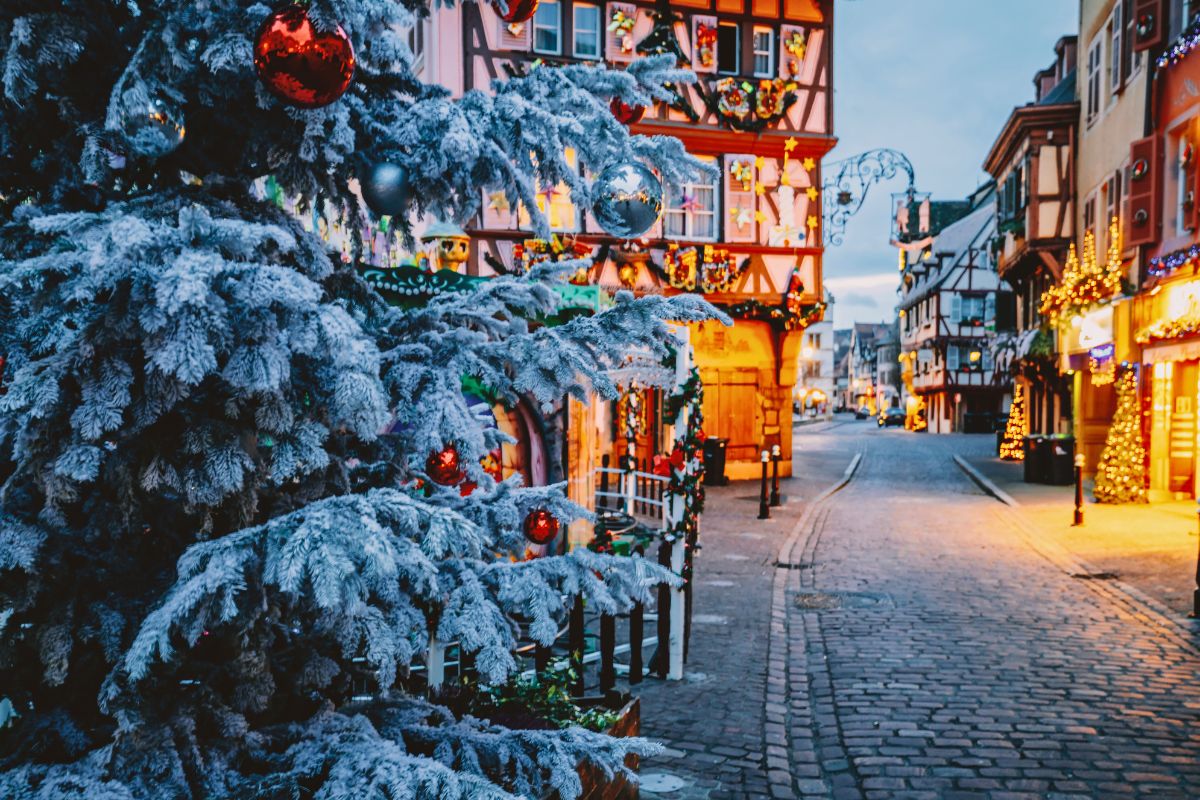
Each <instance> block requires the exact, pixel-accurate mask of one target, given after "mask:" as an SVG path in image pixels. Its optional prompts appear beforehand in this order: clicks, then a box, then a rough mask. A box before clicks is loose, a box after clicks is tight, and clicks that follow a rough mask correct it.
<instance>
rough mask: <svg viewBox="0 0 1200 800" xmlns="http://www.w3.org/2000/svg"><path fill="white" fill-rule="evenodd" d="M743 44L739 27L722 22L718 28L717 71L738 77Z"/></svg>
mask: <svg viewBox="0 0 1200 800" xmlns="http://www.w3.org/2000/svg"><path fill="white" fill-rule="evenodd" d="M741 48H742V43H741V37H740V36H739V34H738V26H737V25H733V24H731V23H727V22H722V23H721V24H720V25H719V26H718V27H717V71H718V72H727V73H730V74H734V75H736V74H737V73H738V71H739V67H738V55H739V54H740V53H741Z"/></svg>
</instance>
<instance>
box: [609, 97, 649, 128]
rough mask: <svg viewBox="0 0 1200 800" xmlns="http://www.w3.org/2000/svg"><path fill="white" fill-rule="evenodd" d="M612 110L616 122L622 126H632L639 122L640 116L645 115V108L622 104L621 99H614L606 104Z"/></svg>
mask: <svg viewBox="0 0 1200 800" xmlns="http://www.w3.org/2000/svg"><path fill="white" fill-rule="evenodd" d="M608 107H609V109H611V110H612V115H613V116H614V117H616V118H617V122H619V123H621V124H622V125H633V124H634V123H635V122H640V121H641V119H642V115H643V114H645V113H646V107H645V106H639V105H632V106H631V105H629V104H627V103H622V102H621V98H619V97H614V98H613V99H612V102H611V103H609V104H608Z"/></svg>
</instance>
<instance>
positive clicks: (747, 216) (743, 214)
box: [729, 207, 754, 228]
mask: <svg viewBox="0 0 1200 800" xmlns="http://www.w3.org/2000/svg"><path fill="white" fill-rule="evenodd" d="M729 215H730V216H731V217H733V221H734V222H736V223H737V226H738V227H739V228H741V227H743V226H745V225H749V224H750V221H751V220H752V219H754V216H753V215H752V214H751V213H750V209H748V208H740V207H739V208H731V209H729Z"/></svg>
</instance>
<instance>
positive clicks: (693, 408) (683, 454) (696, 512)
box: [667, 365, 708, 583]
mask: <svg viewBox="0 0 1200 800" xmlns="http://www.w3.org/2000/svg"><path fill="white" fill-rule="evenodd" d="M685 408H686V409H687V412H688V420H687V428H686V430H684V432H683V435H682V436H680V437H678V438H676V440H675V446H674V448H673V449H672V450H671V457H670V460H669V467H670V475H671V481H670V483H669V484H668V486H667V492H668V493H669V494H671V495H674V496H677V497H682V498H683V514H681V515H680V519H679V521H678V522H676V523H675V524H674V526H672V528H671V530H670V531H669V532H668V534H667V535H668V536H672V537H674V538H676V539H678V540H682V541H683V542H684V548H685V550H684V559H683V575H682V576H681V577H682V578H683V580H684V582H685V583H686V582H688V581H690V580H691V579H692V561H693V559H692V556H693V554H694V553H695V549H696V539H697V537H698V536H699V534H700V515H701V514H702V513H703V512H704V441H705V440H706V439H707V438H708V437H707V435H706V434H705V433H704V410H703V409H704V382H703V381H701V380H700V370H699V368H697V367H696V366H694V365H693V366H692V368H691V370H690V371H689V372H688V379H687V380H686V381H684V383H683V385H682V386H680V387H678V388H677V389H676V390H675V391H674V392H672V393H671V396H670V397H668V398H667V410H668V413H669V414H670V416H671V418H672V419H678V418H679V414H680V412H681V411H683V410H684V409H685Z"/></svg>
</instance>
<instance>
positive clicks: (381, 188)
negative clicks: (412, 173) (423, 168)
mask: <svg viewBox="0 0 1200 800" xmlns="http://www.w3.org/2000/svg"><path fill="white" fill-rule="evenodd" d="M359 186H360V188H361V189H362V196H363V200H365V201H366V203H367V207H368V208H370V209H371V210H372V211H374V212H375V213H376V214H378V215H379V216H381V217H393V216H396V215H398V214H403V213H404V205H405V202H406V201H407V200H408V173H406V172H405V171H404V168H403V167H401V166H398V165H396V164H392V163H390V162H388V161H377V162H375V163H374V164H372V165H371V166H369V167H367V169H366V171H365V172H364V173H363V174H362V177H361V178H360V180H359Z"/></svg>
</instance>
